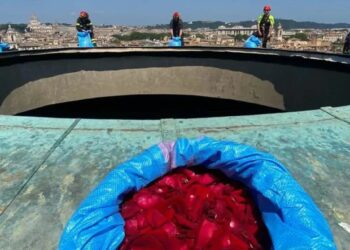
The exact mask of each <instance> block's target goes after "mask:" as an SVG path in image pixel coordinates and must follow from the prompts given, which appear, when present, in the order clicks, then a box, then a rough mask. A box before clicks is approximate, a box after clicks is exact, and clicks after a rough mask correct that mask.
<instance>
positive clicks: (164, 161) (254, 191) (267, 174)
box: [59, 137, 336, 250]
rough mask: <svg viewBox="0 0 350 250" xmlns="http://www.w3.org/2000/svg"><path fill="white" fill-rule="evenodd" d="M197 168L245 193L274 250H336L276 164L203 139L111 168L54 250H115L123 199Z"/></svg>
mask: <svg viewBox="0 0 350 250" xmlns="http://www.w3.org/2000/svg"><path fill="white" fill-rule="evenodd" d="M197 165H200V166H203V167H206V168H208V169H218V170H220V171H222V172H223V173H224V174H225V175H226V176H227V177H228V178H230V179H232V180H234V181H240V182H242V183H243V184H245V186H247V187H248V188H249V189H250V191H251V195H252V197H253V199H254V201H255V203H256V205H257V207H258V209H259V210H260V213H261V216H262V219H263V221H264V223H265V225H266V227H267V229H268V231H269V234H270V237H271V240H272V247H273V249H282V250H285V249H336V247H335V244H334V242H333V236H332V233H331V231H330V228H329V225H328V223H327V221H326V220H325V218H324V217H323V215H322V213H321V212H320V210H319V209H318V208H317V206H316V205H315V203H314V202H313V201H312V199H311V198H310V197H309V196H308V195H307V194H306V193H305V191H304V190H303V188H302V187H301V186H299V184H298V183H297V182H296V181H295V180H294V179H293V177H292V176H291V175H290V173H289V172H288V170H287V169H286V168H285V167H284V166H282V164H281V163H279V162H278V161H277V160H276V159H275V158H274V157H272V156H271V155H269V154H267V153H262V152H259V151H257V150H256V149H254V148H252V147H249V146H246V145H242V144H238V143H235V142H231V141H216V140H213V139H210V138H206V137H204V138H200V139H198V140H188V139H178V140H177V141H176V142H168V143H161V144H159V145H156V146H153V147H151V148H149V149H148V150H146V151H144V152H143V153H141V154H140V155H138V156H136V157H134V158H133V159H131V160H129V161H127V162H125V163H123V164H121V165H119V166H118V167H116V168H115V169H114V170H113V171H111V172H110V173H109V174H108V175H107V176H106V177H105V178H104V180H103V181H102V182H101V183H100V184H99V185H98V186H97V187H96V188H95V190H93V191H92V192H91V193H90V195H89V196H88V197H87V198H86V199H85V200H84V201H83V202H82V203H81V205H80V207H79V208H78V209H77V210H76V212H75V213H74V215H73V216H72V217H71V219H70V220H69V221H68V223H67V225H66V227H65V229H64V232H63V234H62V236H61V240H60V245H59V248H60V249H65V250H66V249H117V248H118V246H120V244H121V243H122V241H123V239H124V237H125V234H124V228H123V227H124V220H123V218H122V216H121V214H120V213H119V206H120V204H121V203H122V201H123V199H124V197H125V195H126V194H128V193H130V192H134V191H138V190H140V189H141V188H142V187H145V186H146V185H148V184H149V183H150V182H152V181H153V180H155V179H157V178H159V177H162V176H163V175H165V174H166V173H167V172H169V171H171V170H172V169H175V168H178V167H186V166H188V167H190V166H197Z"/></svg>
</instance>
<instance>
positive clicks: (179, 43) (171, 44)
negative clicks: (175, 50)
mask: <svg viewBox="0 0 350 250" xmlns="http://www.w3.org/2000/svg"><path fill="white" fill-rule="evenodd" d="M168 45H169V47H181V46H182V41H181V37H178V36H177V37H174V38H173V39H170V40H169V43H168Z"/></svg>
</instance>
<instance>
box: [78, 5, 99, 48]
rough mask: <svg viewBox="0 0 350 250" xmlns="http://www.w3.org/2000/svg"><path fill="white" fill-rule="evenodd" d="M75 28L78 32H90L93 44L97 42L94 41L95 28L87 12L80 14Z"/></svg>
mask: <svg viewBox="0 0 350 250" xmlns="http://www.w3.org/2000/svg"><path fill="white" fill-rule="evenodd" d="M75 27H76V29H77V31H79V32H82V31H89V32H90V36H91V40H92V41H93V42H95V39H94V27H93V26H92V23H91V20H90V18H89V14H88V13H87V12H86V11H81V12H80V14H79V17H78V19H77V23H76V26H75Z"/></svg>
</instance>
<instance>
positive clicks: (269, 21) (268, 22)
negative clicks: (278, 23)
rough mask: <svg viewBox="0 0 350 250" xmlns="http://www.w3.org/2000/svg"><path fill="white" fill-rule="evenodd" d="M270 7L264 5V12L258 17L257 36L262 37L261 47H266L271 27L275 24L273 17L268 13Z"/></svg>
mask: <svg viewBox="0 0 350 250" xmlns="http://www.w3.org/2000/svg"><path fill="white" fill-rule="evenodd" d="M270 11H271V7H270V5H266V6H265V7H264V14H261V15H260V16H259V17H258V31H257V34H258V37H259V38H262V47H263V48H266V45H267V41H268V40H270V37H271V34H272V31H273V27H274V25H275V18H274V17H273V16H272V15H271V14H270Z"/></svg>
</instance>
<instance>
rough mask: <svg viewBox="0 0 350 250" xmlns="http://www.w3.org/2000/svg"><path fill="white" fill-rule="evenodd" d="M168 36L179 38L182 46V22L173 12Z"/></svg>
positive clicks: (178, 15)
mask: <svg viewBox="0 0 350 250" xmlns="http://www.w3.org/2000/svg"><path fill="white" fill-rule="evenodd" d="M170 34H171V38H174V37H180V38H181V46H184V41H183V22H182V19H181V18H180V13H179V12H174V14H173V18H172V19H171V21H170Z"/></svg>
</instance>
